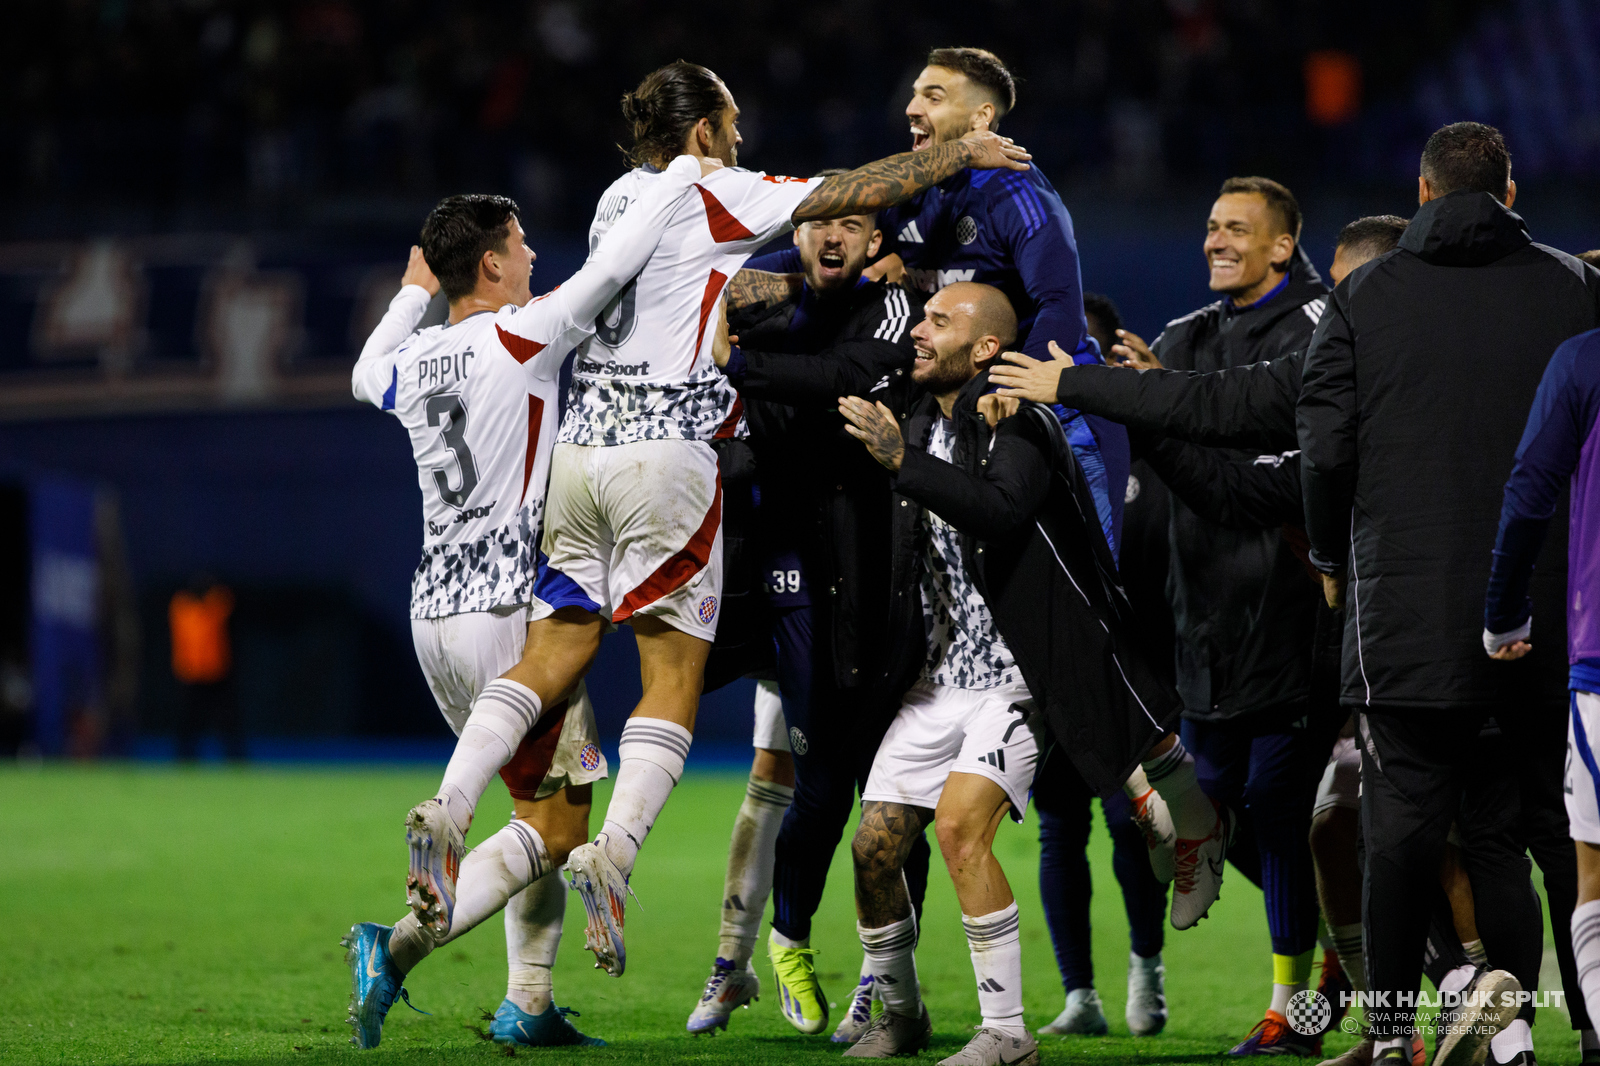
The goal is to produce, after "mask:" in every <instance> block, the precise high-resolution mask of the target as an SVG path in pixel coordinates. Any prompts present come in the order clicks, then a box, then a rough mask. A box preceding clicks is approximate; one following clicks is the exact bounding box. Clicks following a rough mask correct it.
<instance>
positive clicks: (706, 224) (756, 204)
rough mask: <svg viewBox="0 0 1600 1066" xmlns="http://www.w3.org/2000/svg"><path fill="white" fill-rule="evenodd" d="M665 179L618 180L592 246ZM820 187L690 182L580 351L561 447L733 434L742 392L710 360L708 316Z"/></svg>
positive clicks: (751, 174) (726, 172) (653, 173)
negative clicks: (635, 271) (731, 284)
mask: <svg viewBox="0 0 1600 1066" xmlns="http://www.w3.org/2000/svg"><path fill="white" fill-rule="evenodd" d="M660 180H661V172H660V171H657V170H655V169H654V168H652V167H639V168H637V169H635V170H631V171H629V172H628V173H626V174H624V175H623V176H622V177H620V178H618V179H617V180H616V181H615V182H613V183H612V185H611V188H609V189H607V190H606V194H605V195H604V196H602V197H601V198H600V206H599V208H598V209H596V211H595V216H594V222H593V223H591V224H590V227H589V246H590V247H591V248H594V247H596V246H597V245H598V244H599V242H600V239H601V238H602V237H603V236H604V235H605V234H606V232H607V231H608V230H609V229H610V228H611V227H612V226H613V225H615V224H616V223H617V220H618V219H619V218H622V217H624V216H625V214H626V213H627V212H628V210H629V208H630V206H631V205H633V204H636V203H639V202H640V201H641V198H642V197H643V196H644V195H645V194H646V191H647V190H648V189H649V188H650V186H651V185H653V184H655V183H656V182H659V181H660ZM823 180H824V179H822V178H810V179H806V178H783V177H775V176H769V175H766V174H762V173H760V172H758V171H750V170H741V169H739V168H737V167H725V168H723V169H721V170H717V171H714V172H712V173H711V174H710V175H708V176H706V177H703V178H701V179H700V180H699V181H698V182H697V183H696V184H695V188H694V190H692V191H691V192H689V193H688V194H686V195H685V196H684V197H683V198H682V200H681V201H680V203H679V206H678V209H677V211H676V212H675V213H674V214H673V216H672V219H671V220H670V222H668V224H667V226H666V229H665V231H664V232H663V233H662V235H661V240H660V243H659V244H658V245H657V247H656V250H655V254H654V255H652V256H651V257H650V261H649V262H648V263H646V264H645V266H644V269H643V270H641V271H640V272H639V276H638V277H637V278H636V279H635V280H634V282H633V283H632V284H630V285H628V286H627V287H626V288H624V289H623V290H622V291H621V292H620V293H618V294H617V297H616V298H615V299H614V300H612V301H611V303H610V304H609V305H607V306H606V308H605V310H604V311H602V312H601V313H600V315H599V316H598V318H597V319H596V320H595V322H594V323H593V325H594V335H593V336H592V337H590V338H589V339H588V340H586V341H585V342H584V344H583V346H582V347H581V348H579V350H578V359H577V362H576V363H574V365H573V374H572V395H571V398H570V405H569V407H568V410H567V416H566V419H565V420H564V423H563V425H562V427H561V438H560V439H561V441H562V442H563V443H568V444H590V445H595V444H599V445H617V444H630V443H632V442H634V441H641V440H711V439H713V438H714V437H716V436H718V435H719V431H720V435H721V436H731V435H732V433H733V430H734V429H735V427H736V426H737V423H738V421H739V412H738V410H736V408H735V404H736V402H737V400H738V394H737V393H736V392H735V391H734V389H733V387H732V386H731V385H729V384H728V382H727V379H726V378H724V377H723V375H722V373H721V372H720V371H719V370H718V369H717V367H716V364H715V363H714V362H713V361H712V358H711V344H712V339H713V338H714V336H715V334H716V325H715V322H714V320H713V318H712V316H713V314H714V313H716V310H717V302H718V301H719V300H720V299H721V298H722V290H723V288H724V287H725V286H726V285H727V284H728V281H729V279H731V278H732V277H733V275H734V274H735V273H736V272H737V271H738V270H739V268H740V267H741V266H743V265H744V261H745V260H746V259H748V258H750V256H751V255H752V254H754V253H755V252H756V251H758V250H760V248H761V246H762V245H763V244H766V243H767V242H768V241H770V240H771V239H772V238H774V237H777V236H780V235H782V234H784V233H788V232H789V231H790V230H792V229H793V228H794V226H793V223H792V222H791V221H790V218H791V217H792V216H793V215H794V212H795V209H796V208H798V207H799V206H800V203H801V201H803V200H804V199H805V198H806V197H807V196H809V195H810V194H811V192H812V191H813V190H814V189H815V188H816V187H817V185H819V184H820V183H821V182H822V181H823ZM696 193H698V195H696Z"/></svg>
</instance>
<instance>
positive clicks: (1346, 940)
mask: <svg viewBox="0 0 1600 1066" xmlns="http://www.w3.org/2000/svg"><path fill="white" fill-rule="evenodd" d="M1328 936H1329V937H1330V938H1331V939H1332V940H1333V953H1334V954H1335V955H1337V956H1338V957H1339V966H1340V967H1341V968H1342V969H1343V970H1344V975H1345V976H1346V977H1348V978H1349V979H1350V984H1351V986H1352V987H1354V988H1355V990H1356V991H1357V992H1365V991H1366V990H1367V959H1366V955H1365V953H1364V949H1363V948H1362V940H1361V923H1360V922H1352V923H1351V924H1349V925H1335V926H1330V927H1329V928H1328Z"/></svg>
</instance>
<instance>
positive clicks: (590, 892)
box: [567, 843, 631, 977]
mask: <svg viewBox="0 0 1600 1066" xmlns="http://www.w3.org/2000/svg"><path fill="white" fill-rule="evenodd" d="M567 874H568V875H569V876H570V877H571V879H572V890H573V891H574V892H576V893H577V894H578V896H579V897H580V898H581V899H582V900H583V909H584V912H585V913H586V914H587V915H588V916H589V924H588V927H587V928H586V929H585V931H584V946H585V947H587V948H588V949H589V950H590V951H592V952H594V958H595V963H594V964H595V968H596V969H601V970H604V971H605V972H606V973H608V974H610V975H611V976H612V977H621V976H622V971H623V970H625V969H626V968H627V966H628V949H627V946H626V945H625V944H624V943H623V940H622V923H623V918H624V912H625V908H626V906H627V902H628V894H629V892H630V891H631V890H630V889H629V888H628V879H627V878H626V877H624V876H622V871H621V870H619V869H618V868H617V864H616V863H614V862H612V861H611V858H610V856H608V855H607V854H606V849H605V848H603V847H601V846H600V845H599V844H595V843H589V844H582V845H580V846H578V847H576V848H573V849H572V854H570V855H568V856H567Z"/></svg>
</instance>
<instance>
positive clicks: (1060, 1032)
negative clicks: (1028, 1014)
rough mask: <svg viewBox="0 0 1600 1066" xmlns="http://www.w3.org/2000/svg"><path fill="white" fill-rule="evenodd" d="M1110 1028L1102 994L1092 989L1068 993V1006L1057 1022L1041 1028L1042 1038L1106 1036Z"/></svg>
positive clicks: (1077, 989)
mask: <svg viewBox="0 0 1600 1066" xmlns="http://www.w3.org/2000/svg"><path fill="white" fill-rule="evenodd" d="M1109 1028H1110V1026H1108V1025H1107V1024H1106V1012H1105V1007H1104V1005H1103V1004H1102V1003H1101V1002H1100V993H1098V992H1096V991H1095V990H1094V989H1092V988H1074V989H1073V990H1072V991H1071V992H1068V993H1067V1005H1066V1007H1064V1008H1063V1009H1062V1011H1061V1013H1060V1014H1058V1015H1056V1020H1055V1021H1053V1022H1051V1023H1050V1024H1049V1025H1045V1026H1040V1028H1039V1035H1040V1036H1105V1035H1106V1031H1107V1030H1108V1029H1109Z"/></svg>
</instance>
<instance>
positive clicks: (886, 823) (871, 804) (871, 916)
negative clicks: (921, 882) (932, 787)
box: [850, 800, 933, 929]
mask: <svg viewBox="0 0 1600 1066" xmlns="http://www.w3.org/2000/svg"><path fill="white" fill-rule="evenodd" d="M931 821H933V812H932V811H930V810H927V809H925V808H922V807H911V806H907V805H906V804H904V803H884V802H881V801H879V800H868V801H866V802H865V803H863V804H862V805H861V824H860V825H859V826H858V827H857V828H856V835H855V839H854V840H852V841H851V842H850V854H851V857H852V858H853V859H854V860H855V868H856V916H857V917H858V918H860V919H861V923H862V924H863V925H865V926H867V927H868V928H871V929H880V928H882V927H883V926H886V925H893V924H894V923H895V922H898V921H901V920H902V919H904V918H907V917H909V916H910V914H911V897H910V895H909V894H907V892H906V880H905V878H904V877H902V876H901V871H902V870H903V869H904V867H905V864H906V859H907V857H909V856H910V854H911V845H912V844H913V843H915V842H916V839H917V838H918V837H919V836H921V835H922V831H923V830H924V829H925V828H927V825H928V823H929V822H931Z"/></svg>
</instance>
